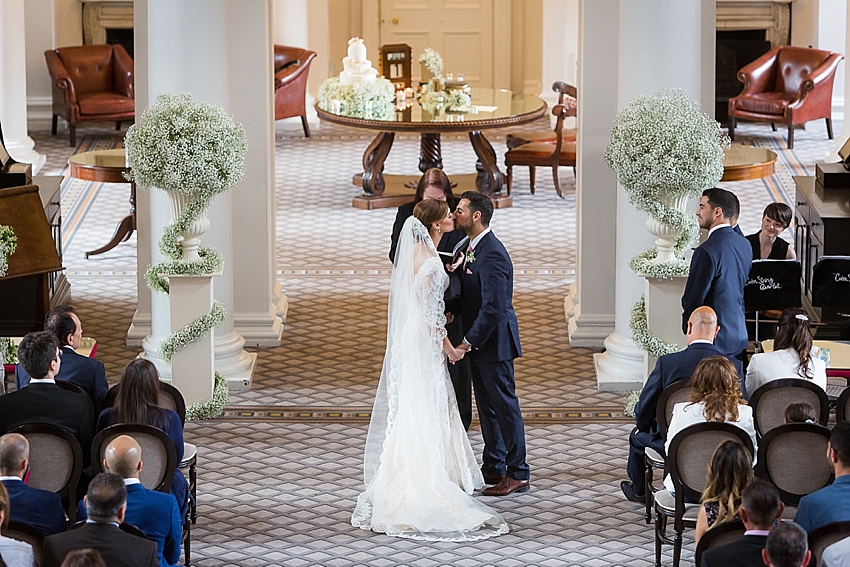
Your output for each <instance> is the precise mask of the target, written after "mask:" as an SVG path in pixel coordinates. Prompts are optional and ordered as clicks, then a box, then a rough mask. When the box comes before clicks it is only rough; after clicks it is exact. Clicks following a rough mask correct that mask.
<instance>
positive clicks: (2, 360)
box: [0, 337, 18, 364]
mask: <svg viewBox="0 0 850 567" xmlns="http://www.w3.org/2000/svg"><path fill="white" fill-rule="evenodd" d="M17 363H18V348H17V347H16V346H15V345H14V344H12V339H11V338H10V337H0V364H17Z"/></svg>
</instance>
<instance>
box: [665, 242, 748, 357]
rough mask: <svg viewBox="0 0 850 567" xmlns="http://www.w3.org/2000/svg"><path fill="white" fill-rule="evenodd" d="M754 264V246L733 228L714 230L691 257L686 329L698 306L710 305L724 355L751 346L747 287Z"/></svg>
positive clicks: (716, 341) (716, 343) (684, 297)
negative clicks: (747, 319) (746, 301)
mask: <svg viewBox="0 0 850 567" xmlns="http://www.w3.org/2000/svg"><path fill="white" fill-rule="evenodd" d="M752 263H753V249H752V247H751V246H750V243H749V242H748V241H747V239H746V238H744V237H743V236H741V235H740V234H737V233H736V232H735V231H734V229H733V228H732V227H729V226H724V227H722V228H718V229H717V230H715V231H714V232H712V233H711V236H709V237H708V240H706V241H705V242H703V243H702V244H701V245H700V246H699V247H698V248H697V249H696V250H694V255H693V257H691V269H690V272H689V273H688V281H687V283H686V284H685V292H684V294H682V332H683V333H684V332H687V330H688V319H689V318H690V316H691V313H693V311H694V309H696V308H697V307H701V306H703V305H707V306H709V307H711V308H712V309H714V312H715V313H717V324H718V325H720V332H719V333H717V338H715V339H714V346H716V347H717V350H719V351H720V352H721V353H722V354H730V355H732V356H736V357H738V356H739V355H741V353H743V352H744V350H745V349H746V348H747V344H748V342H749V341H748V340H747V326H746V322H745V321H744V286H745V285H746V284H747V277H748V276H749V274H750V267H751V266H752Z"/></svg>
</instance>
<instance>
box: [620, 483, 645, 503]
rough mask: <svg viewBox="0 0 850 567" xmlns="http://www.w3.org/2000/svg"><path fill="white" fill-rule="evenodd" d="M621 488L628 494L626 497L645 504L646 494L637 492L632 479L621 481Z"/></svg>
mask: <svg viewBox="0 0 850 567" xmlns="http://www.w3.org/2000/svg"><path fill="white" fill-rule="evenodd" d="M620 490H622V491H623V494H625V495H626V499H627V500H629V501H630V502H637V503H639V504H643V503H644V502H645V501H646V495H644V494H638V493H637V492H635V487H634V485H633V484H632V482H631V481H630V480H624V481H622V482H621V483H620Z"/></svg>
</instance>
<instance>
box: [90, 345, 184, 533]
mask: <svg viewBox="0 0 850 567" xmlns="http://www.w3.org/2000/svg"><path fill="white" fill-rule="evenodd" d="M158 401H159V372H157V369H156V366H154V365H153V363H152V362H151V361H149V360H144V359H141V358H137V359H136V360H132V361H130V362H129V363H128V364H127V366H125V367H124V370H123V372H121V388H120V389H119V390H118V397H117V398H116V400H115V407H114V408H107V409H105V410H103V411H102V412H101V414H100V416H99V417H98V418H97V427H96V429H95V432H96V433H99V432H100V431H102V430H104V429H106V428H107V427H109V426H110V425H117V424H119V423H138V424H141V425H152V426H153V427H156V428H158V429H162V430H163V431H165V432H166V433H167V434H168V436H169V437H170V438H171V441H172V442H173V443H174V448H175V449H176V450H177V462H178V463H179V462H180V461H182V460H183V451H184V448H185V447H184V445H183V425H182V424H181V423H180V416H179V415H177V413H175V412H174V411H172V410H170V409H165V408H161V407H159V405H158ZM171 494H173V495H174V497H175V498H176V499H177V502H178V504H180V517H181V518H182V517H184V516H185V515H186V509H187V508H188V505H189V483H188V482H186V477H185V476H183V473H182V472H180V469H177V470H175V471H174V480H173V481H172V482H171Z"/></svg>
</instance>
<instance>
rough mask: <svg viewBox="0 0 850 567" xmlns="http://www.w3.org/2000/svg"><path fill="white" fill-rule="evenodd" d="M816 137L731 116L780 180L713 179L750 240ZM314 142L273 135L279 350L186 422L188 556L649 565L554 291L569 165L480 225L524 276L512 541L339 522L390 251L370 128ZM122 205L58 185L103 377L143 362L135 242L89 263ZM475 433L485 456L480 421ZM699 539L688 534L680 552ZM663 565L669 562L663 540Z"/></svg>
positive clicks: (617, 401)
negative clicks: (135, 341) (561, 195)
mask: <svg viewBox="0 0 850 567" xmlns="http://www.w3.org/2000/svg"><path fill="white" fill-rule="evenodd" d="M533 127H536V128H545V127H546V124H544V123H540V124H536V125H534V126H533ZM824 130H825V129H824V127H823V125H822V124H819V123H813V124H811V125H810V128H809V129H808V130H805V131H800V132H799V133H797V136H796V147H795V149H794V150H792V151H788V150H785V149H784V141H783V140H784V138H782V136H781V134H780V133H773V132H771V131H770V128H769V127H767V126H760V125H742V127H741V128H740V130H739V132H738V140H737V141H738V142H742V143H752V144H755V145H759V146H765V147H769V148H771V149H774V151H777V152H778V154H779V159H778V161H777V173H776V175H774V176H773V177H771V178H769V179H765V180H760V181H753V182H744V183H734V184H726V185H725V186H726V187H727V188H729V189H731V190H734V191H735V193H736V194H737V195H738V196H739V198H740V200H741V203H742V216H741V225H742V228H743V229H744V232H745V233H746V234H749V233H750V232H754V231H755V230H757V228H758V225H759V220H760V217H761V211H762V209H763V208H764V206H765V205H766V204H767V203H768V202H769V201H771V200H775V199H780V200H783V201H786V202H789V203H791V202H792V201H791V196H792V195H793V182H792V180H791V175H799V174H804V173H805V172H809V173H812V172H813V168H814V162H815V161H816V160H819V159H822V158H823V156H824V155H825V154H826V153H827V152H828V151H830V150H831V149H832V143H831V142H829V141H828V140H826V136H825V131H824ZM836 131H838V132H840V131H841V124H840V123H839V124H836ZM79 134H80V140H81V142H80V146H79V147H78V148H77V150H78V151H84V150H88V149H94V148H105V147H116V146H119V145H120V143H121V139H122V136H123V132H121V133H116V132H114V131H112V130H111V129H109V128H108V127H107V126H104V127H97V126H94V127H92V126H86V127H85V128H82V129H80V131H79ZM314 134H315V135H314V137H313V138H311V139H304V138H301V137H300V133H299V132H298V131H293V130H279V131H278V132H277V140H276V171H277V187H276V195H277V217H276V218H277V242H278V246H277V262H278V277H279V280H280V282H281V284H282V285H283V290H284V293H286V295H287V297H288V299H289V303H290V308H289V313H288V317H287V321H286V327H285V332H284V336H283V345H282V346H281V347H278V348H269V349H255V350H257V352H258V353H259V359H258V368H257V374H256V375H255V379H254V387H253V389H252V390H251V391H249V392H240V393H238V395H233V396H231V401H230V406H229V407H228V408H227V410H226V412H225V415H224V416H223V417H222V418H221V419H218V420H215V421H209V422H203V423H189V424H187V425H186V437H187V439H188V440H189V441H191V442H193V443H195V444H197V445H198V451H199V478H198V484H199V508H198V524H197V525H196V526H195V528H194V529H193V532H192V539H193V547H192V563H193V564H195V565H200V566H219V565H246V566H247V565H252V566H253V565H293V566H301V565H334V566H348V565H388V566H389V565H417V566H423V567H425V566H432V565H448V564H452V565H464V566H470V567H471V566H475V565H493V564H499V565H517V566H519V565H552V566H555V565H590V566H603V565H651V564H652V557H653V551H652V550H653V536H652V530H651V528H650V527H649V526H646V525H645V524H644V523H643V521H642V516H641V515H640V509H639V507H638V506H636V505H634V504H632V503H629V502H627V501H626V500H625V499H624V498H623V496H622V494H621V493H620V490H619V487H618V482H619V480H620V479H622V478H624V467H625V461H626V456H627V441H626V438H627V436H628V431H629V429H630V425H629V420H628V419H626V418H624V416H623V413H622V404H623V396H622V395H620V394H614V393H610V392H598V391H597V390H596V383H595V377H594V374H593V365H592V354H593V352H594V350H593V349H575V348H570V347H569V344H568V339H567V334H566V324H565V321H564V312H563V299H564V297H565V296H566V294H567V289H568V286H569V285H570V284H571V283H572V281H573V278H574V269H575V218H574V215H575V193H574V185H573V184H574V179H573V174H572V171H571V170H569V169H567V168H564V169H562V170H561V180H562V185H566V198H565V199H563V200H562V199H558V198H557V197H556V196H555V193H554V187H553V184H552V181H551V179H548V176H547V175H543V174H541V175H539V176H538V178H539V179H538V184H539V186H538V190H537V194H536V195H534V196H532V195H530V194H529V191H528V177H527V173H526V171H523V170H522V169H519V170H518V171H517V172H516V186H515V190H514V207H513V208H510V209H500V210H497V211H496V213H495V215H494V219H493V224H492V226H493V230H494V232H495V233H496V234H497V235H498V236H499V237H500V238H501V239H502V240H503V241H504V242H505V244H506V246H507V248H508V250H509V251H510V253H511V256H512V258H513V261H514V264H515V268H516V277H515V291H514V305H515V307H516V310H517V314H518V318H519V324H520V328H521V336H522V343H523V350H524V354H525V357H524V358H522V359H521V360H519V361H518V362H517V391H518V394H519V396H520V401H521V405H522V408H523V411H524V414H525V416H526V423H527V429H526V432H527V437H528V444H529V464H530V466H531V468H532V484H533V488H532V490H531V491H530V492H529V493H526V494H523V495H517V496H514V497H509V498H505V499H497V500H491V501H492V505H493V506H494V507H495V508H496V509H497V510H498V511H499V512H500V513H502V514H503V515H504V517H505V518H506V519H507V520H508V522H509V524H510V525H511V529H512V531H511V533H510V534H508V535H506V536H503V537H500V538H497V539H495V540H488V541H483V542H478V543H474V544H450V543H441V544H424V543H421V542H412V541H408V540H401V539H396V538H389V537H385V536H381V535H377V534H372V533H368V532H362V531H359V530H356V529H354V528H352V527H351V526H350V524H349V519H350V513H351V510H352V509H353V507H354V500H355V498H356V496H357V494H358V492H359V490H360V489H361V488H362V480H361V479H362V476H361V472H360V464H361V457H362V450H363V444H364V441H365V434H366V429H367V423H368V414H369V411H370V409H371V401H372V396H373V394H374V388H375V385H376V383H377V379H378V376H379V374H380V367H381V360H382V356H383V345H384V340H385V334H386V321H385V318H386V294H387V289H388V283H389V270H390V267H391V266H390V263H389V261H388V260H387V257H386V254H387V249H388V248H389V233H390V228H391V226H392V222H393V218H394V215H395V211H394V210H390V209H384V210H375V211H363V210H358V209H354V208H352V207H351V199H352V197H354V196H355V195H357V194H358V193H359V189H358V188H356V187H354V186H352V185H351V175H352V174H353V173H355V172H357V171H358V168H359V167H360V161H361V159H362V152H363V150H364V149H365V147H366V145H367V144H368V142H369V141H370V137H369V136H368V135H366V134H364V133H363V132H361V131H355V130H349V129H345V128H341V127H329V126H326V125H323V126H322V128H321V129H318V128H317V129H314ZM31 135H32V136H33V138H34V139H35V140H36V149H37V150H38V151H40V152H42V153H46V154H47V156H48V162H47V165H46V166H45V168H44V170H43V171H42V174H61V173H64V172H65V170H66V160H67V157H68V155H69V154H70V153H71V152H72V151H73V150H72V149H71V148H68V147H67V138H63V137H62V136H61V135H60V137H57V138H53V137H51V136H50V135H49V131H47V130H46V129H45V130H40V131H35V132H31ZM504 135H505V132H497V133H495V134H494V135H493V136H488V137H490V139H491V141H492V142H493V146H494V148H496V151H497V153H501V152H503V151H504ZM418 151H419V148H418V139H417V138H415V137H411V136H397V137H396V142H395V145H394V147H393V150H392V153H391V154H390V157H389V159H388V160H387V162H386V169H385V172H386V173H399V174H410V173H415V172H416V163H417V161H418ZM443 157H444V163H445V170H446V172H447V173H448V174H449V175H450V176H451V175H452V174H453V173H468V172H470V171H472V169H473V164H474V161H475V156H474V153H473V151H472V149H471V147H470V145H469V142H468V140H467V139H466V138H465V137H457V136H446V137H444V138H443ZM127 198H128V186H127V185H126V184H98V183H86V182H81V181H76V180H72V179H70V178H68V179H66V181H65V182H64V184H63V189H62V207H63V215H64V222H65V234H64V237H63V243H64V249H65V265H66V267H67V273H68V278H69V280H70V282H71V284H72V294H73V301H72V303H73V305H74V306H75V307H76V309H77V310H78V312H79V313H80V317H81V319H82V321H83V325H84V332H85V334H86V335H87V336H93V337H96V338H97V340H98V342H99V349H98V358H99V359H100V360H103V361H104V363H105V364H106V368H107V374H108V376H109V379H110V380H111V381H115V380H117V378H118V376H119V374H120V371H121V368H122V367H123V366H124V364H126V363H127V362H128V361H129V360H131V359H132V358H133V357H135V356H136V354H137V350H135V349H130V348H127V347H126V346H125V345H124V336H125V333H126V330H127V328H128V326H129V324H130V320H131V318H132V314H133V311H134V309H135V299H136V289H135V282H136V280H135V276H136V238H135V236H133V237H132V238H130V240H129V241H128V242H126V243H123V244H121V245H119V246H118V247H117V248H115V249H114V250H112V251H110V252H108V253H106V254H103V255H100V256H93V257H92V258H90V259H88V260H86V259H85V256H84V254H85V251H87V250H92V249H94V248H97V247H99V246H100V245H101V244H103V243H104V242H106V241H107V240H109V238H110V237H111V235H112V232H113V230H114V227H115V225H116V223H117V222H118V221H119V220H120V219H121V218H122V217H123V216H124V214H126V211H127V208H128V204H127ZM785 236H786V238H788V239H789V240H790V239H791V235H790V234H786V235H785ZM470 438H471V439H472V442H473V446H474V448H475V450H476V453H479V452H480V449H481V437H480V431H479V429H478V428H477V425H476V424H474V425H473V427H472V430H471V431H470ZM488 503H490V502H488ZM692 542H693V539H692V532H686V535H685V552H684V557H683V560H684V561H685V562H688V561H691V558H692V554H693V544H692ZM664 562H665V564H668V565H669V564H670V563H671V553H670V550H669V548H665V555H664Z"/></svg>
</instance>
